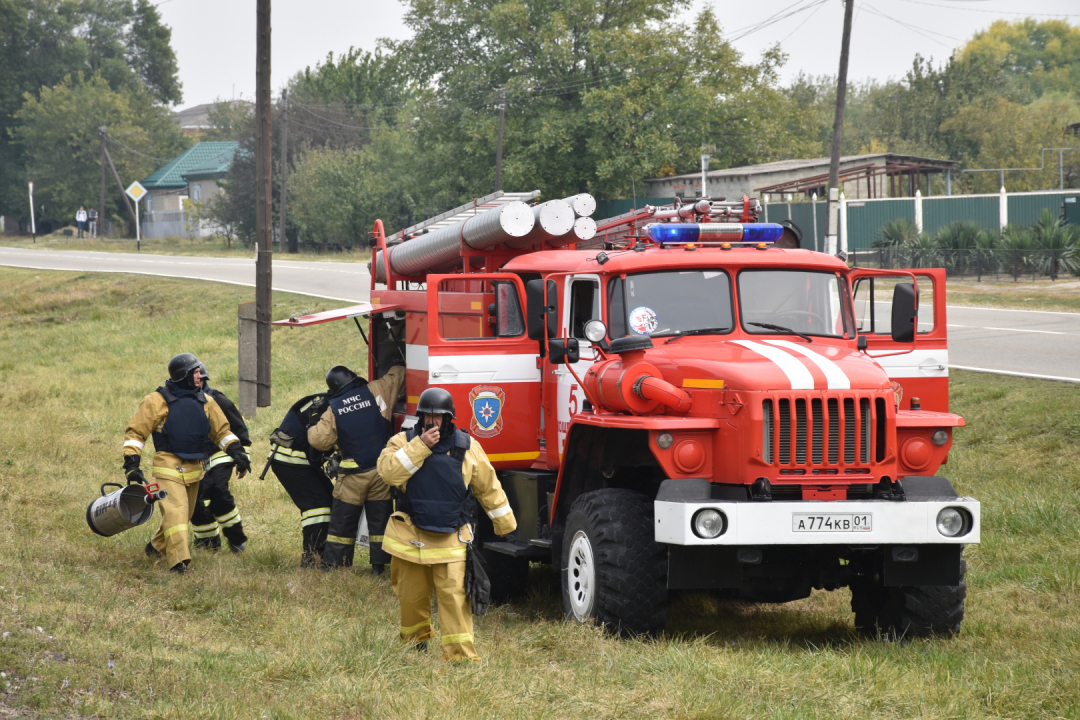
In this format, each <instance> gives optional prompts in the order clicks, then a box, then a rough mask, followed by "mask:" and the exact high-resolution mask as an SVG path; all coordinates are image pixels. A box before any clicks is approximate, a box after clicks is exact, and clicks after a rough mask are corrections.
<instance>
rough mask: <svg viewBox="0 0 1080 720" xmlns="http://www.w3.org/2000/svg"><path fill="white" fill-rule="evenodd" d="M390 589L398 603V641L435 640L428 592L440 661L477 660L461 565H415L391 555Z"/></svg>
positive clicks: (417, 642)
mask: <svg viewBox="0 0 1080 720" xmlns="http://www.w3.org/2000/svg"><path fill="white" fill-rule="evenodd" d="M390 586H391V587H392V588H393V589H394V594H395V595H397V597H398V602H399V603H400V604H401V639H402V640H405V641H406V642H409V643H411V644H413V645H417V644H419V643H422V642H424V641H426V640H428V639H429V638H433V637H435V630H434V629H433V628H432V626H431V592H432V590H434V591H435V596H436V598H438V601H439V629H440V630H441V631H442V653H443V659H444V660H479V659H480V656H479V655H477V654H476V647H475V646H474V644H473V621H472V609H471V608H470V607H469V598H468V597H467V596H466V595H465V563H463V562H453V563H439V564H437V565H418V564H417V563H411V562H409V561H408V560H402V559H401V558H399V557H397V556H394V557H393V558H391V560H390Z"/></svg>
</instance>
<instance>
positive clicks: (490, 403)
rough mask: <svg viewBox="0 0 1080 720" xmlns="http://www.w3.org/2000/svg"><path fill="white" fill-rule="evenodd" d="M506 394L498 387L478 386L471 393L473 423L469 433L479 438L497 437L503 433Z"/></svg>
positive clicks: (470, 403) (470, 402)
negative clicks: (503, 410) (503, 411)
mask: <svg viewBox="0 0 1080 720" xmlns="http://www.w3.org/2000/svg"><path fill="white" fill-rule="evenodd" d="M505 400H506V394H505V393H504V392H503V390H502V388H501V387H498V386H496V385H477V386H476V387H474V388H473V389H472V390H471V391H470V392H469V405H470V406H471V407H472V415H473V417H472V422H471V423H470V426H469V432H471V433H472V434H473V435H474V436H475V437H478V438H489V437H495V436H496V435H498V434H499V433H501V432H502V429H503V419H502V409H503V402H504V401H505Z"/></svg>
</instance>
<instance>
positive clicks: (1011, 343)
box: [948, 305, 1080, 382]
mask: <svg viewBox="0 0 1080 720" xmlns="http://www.w3.org/2000/svg"><path fill="white" fill-rule="evenodd" d="M948 310H949V312H948V322H949V365H950V367H954V368H959V369H964V370H989V371H994V372H1001V373H1005V374H1017V375H1024V376H1042V377H1047V378H1051V379H1055V380H1071V381H1073V382H1080V313H1062V312H1041V311H1037V310H991V309H987V308H973V307H959V306H953V305H950V306H949V308H948Z"/></svg>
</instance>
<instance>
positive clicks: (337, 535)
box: [322, 498, 364, 569]
mask: <svg viewBox="0 0 1080 720" xmlns="http://www.w3.org/2000/svg"><path fill="white" fill-rule="evenodd" d="M363 509H364V508H363V507H362V506H360V505H353V504H352V503H347V502H345V501H343V500H338V499H337V498H334V504H333V506H332V507H331V508H330V527H329V528H327V535H326V549H324V550H323V555H322V561H323V568H324V569H330V568H335V567H352V564H353V553H354V552H355V551H356V533H357V532H358V531H359V529H360V513H361V512H362V511H363Z"/></svg>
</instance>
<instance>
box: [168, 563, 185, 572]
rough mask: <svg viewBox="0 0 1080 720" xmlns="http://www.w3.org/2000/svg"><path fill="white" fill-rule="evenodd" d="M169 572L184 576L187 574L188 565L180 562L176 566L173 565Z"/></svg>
mask: <svg viewBox="0 0 1080 720" xmlns="http://www.w3.org/2000/svg"><path fill="white" fill-rule="evenodd" d="M169 572H174V573H176V574H177V575H183V574H184V573H186V572H187V565H186V564H185V563H182V562H178V563H176V564H175V565H173V566H172V567H171V568H169Z"/></svg>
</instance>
